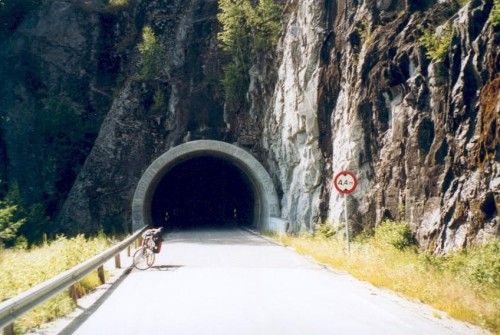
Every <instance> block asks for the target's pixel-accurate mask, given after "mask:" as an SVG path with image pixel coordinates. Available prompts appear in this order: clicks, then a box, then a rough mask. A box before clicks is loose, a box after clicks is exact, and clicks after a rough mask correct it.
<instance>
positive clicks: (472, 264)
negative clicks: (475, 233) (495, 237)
mask: <svg viewBox="0 0 500 335" xmlns="http://www.w3.org/2000/svg"><path fill="white" fill-rule="evenodd" d="M465 259H466V261H465V262H464V267H463V270H462V271H463V272H464V273H465V275H466V276H467V277H468V278H469V280H470V281H472V282H475V283H478V284H480V285H486V286H492V287H495V288H498V289H500V242H499V241H493V242H490V243H487V244H485V245H483V246H481V247H477V248H472V249H471V250H469V251H467V253H466V257H465Z"/></svg>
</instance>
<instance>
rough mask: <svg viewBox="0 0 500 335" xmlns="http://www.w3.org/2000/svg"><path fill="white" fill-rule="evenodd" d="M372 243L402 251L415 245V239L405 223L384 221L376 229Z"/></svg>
mask: <svg viewBox="0 0 500 335" xmlns="http://www.w3.org/2000/svg"><path fill="white" fill-rule="evenodd" d="M374 242H375V243H376V244H377V245H380V246H391V247H393V248H396V249H398V250H403V249H405V248H407V247H409V246H412V245H415V244H416V242H415V238H414V236H413V233H412V231H411V229H410V226H409V225H408V223H406V222H395V221H384V222H382V223H381V224H380V225H379V226H378V227H377V228H376V229H375V235H374Z"/></svg>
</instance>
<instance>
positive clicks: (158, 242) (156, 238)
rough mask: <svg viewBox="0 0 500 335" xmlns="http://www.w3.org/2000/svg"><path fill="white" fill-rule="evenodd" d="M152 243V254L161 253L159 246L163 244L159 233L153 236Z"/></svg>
mask: <svg viewBox="0 0 500 335" xmlns="http://www.w3.org/2000/svg"><path fill="white" fill-rule="evenodd" d="M153 242H154V243H155V247H154V248H153V252H154V253H155V254H159V253H160V251H161V244H162V242H163V238H162V237H161V233H160V234H155V236H153Z"/></svg>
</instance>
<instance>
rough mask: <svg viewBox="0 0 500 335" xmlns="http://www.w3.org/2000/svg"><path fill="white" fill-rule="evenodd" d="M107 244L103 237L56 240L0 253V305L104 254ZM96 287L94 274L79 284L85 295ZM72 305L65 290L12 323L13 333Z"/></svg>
mask: <svg viewBox="0 0 500 335" xmlns="http://www.w3.org/2000/svg"><path fill="white" fill-rule="evenodd" d="M110 244H111V241H110V240H109V239H107V238H106V237H105V236H103V235H99V236H98V237H95V238H89V239H86V238H85V237H84V236H83V235H79V236H76V237H74V238H66V237H58V238H57V239H56V240H54V241H52V242H50V243H45V244H43V245H40V246H36V247H33V248H31V249H29V250H13V249H6V250H0V268H1V269H2V271H1V272H0V301H4V300H6V299H8V298H10V297H13V296H15V295H17V294H19V293H21V292H24V291H26V290H27V289H29V288H31V287H33V286H34V285H36V284H39V283H41V282H43V281H45V280H47V279H50V278H52V277H54V276H55V275H57V274H59V273H61V272H63V271H65V270H67V269H69V268H71V267H73V266H75V265H76V264H78V263H81V262H82V261H84V260H86V259H88V258H90V257H92V256H94V255H96V254H97V253H99V252H101V251H103V250H105V249H106V248H107V247H109V245H110ZM99 285H100V281H99V278H98V277H97V274H96V273H95V272H93V273H91V274H89V275H88V276H86V277H85V278H83V279H82V281H81V282H80V283H79V289H78V290H79V293H80V294H85V293H86V292H88V291H90V290H92V289H93V288H95V287H97V286H99ZM75 307H76V305H75V302H74V301H73V299H71V298H70V296H69V294H68V292H67V290H66V291H64V292H62V293H61V294H59V295H57V296H55V297H53V298H52V299H50V300H48V301H46V302H45V303H43V304H41V305H40V306H38V307H36V308H35V309H33V310H32V311H30V312H29V313H27V314H25V315H24V316H23V317H21V318H20V319H18V320H16V322H15V323H14V326H15V332H16V333H25V332H26V331H28V330H29V329H32V328H35V327H38V326H40V325H42V324H43V323H45V322H48V321H51V320H54V319H56V318H58V317H61V316H64V315H66V314H68V313H70V312H71V311H73V310H74V309H75Z"/></svg>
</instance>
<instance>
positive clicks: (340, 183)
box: [333, 171, 358, 194]
mask: <svg viewBox="0 0 500 335" xmlns="http://www.w3.org/2000/svg"><path fill="white" fill-rule="evenodd" d="M333 185H334V186H335V188H336V189H337V191H339V193H342V194H350V193H352V192H354V190H356V186H358V180H357V179H356V176H355V175H354V173H352V172H350V171H341V172H339V173H338V174H337V175H336V176H335V178H334V179H333Z"/></svg>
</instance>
